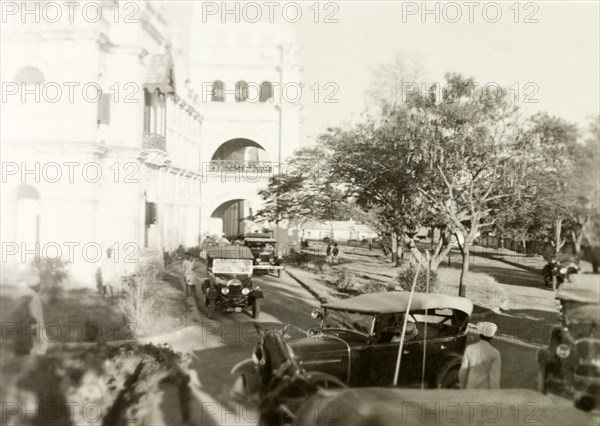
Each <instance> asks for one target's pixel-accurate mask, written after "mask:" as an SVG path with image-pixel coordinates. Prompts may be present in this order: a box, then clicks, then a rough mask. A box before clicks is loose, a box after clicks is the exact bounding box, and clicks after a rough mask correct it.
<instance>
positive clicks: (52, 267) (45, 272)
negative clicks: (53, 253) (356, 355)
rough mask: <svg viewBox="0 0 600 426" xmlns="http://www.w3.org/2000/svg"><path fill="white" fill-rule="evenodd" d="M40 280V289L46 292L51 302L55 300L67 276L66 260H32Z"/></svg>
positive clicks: (59, 294)
mask: <svg viewBox="0 0 600 426" xmlns="http://www.w3.org/2000/svg"><path fill="white" fill-rule="evenodd" d="M32 265H33V267H34V268H35V269H36V270H37V273H38V276H39V280H40V281H39V282H40V284H39V285H40V290H41V291H43V292H45V293H47V294H48V295H49V297H50V301H51V302H56V301H57V300H58V299H59V298H60V297H61V295H62V292H63V284H64V281H65V280H66V279H67V278H68V277H69V273H68V272H67V262H64V261H58V262H48V261H45V260H43V261H40V262H33V264H32Z"/></svg>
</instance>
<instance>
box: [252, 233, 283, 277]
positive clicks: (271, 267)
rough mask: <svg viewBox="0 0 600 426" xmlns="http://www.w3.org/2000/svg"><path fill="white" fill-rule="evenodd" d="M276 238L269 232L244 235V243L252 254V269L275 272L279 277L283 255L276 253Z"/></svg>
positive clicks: (269, 272)
mask: <svg viewBox="0 0 600 426" xmlns="http://www.w3.org/2000/svg"><path fill="white" fill-rule="evenodd" d="M277 244H278V243H277V240H276V239H274V238H272V237H271V236H270V235H269V234H261V233H256V232H255V233H253V234H245V235H244V245H245V246H246V247H248V248H250V250H251V251H252V255H253V256H254V260H253V264H252V270H253V271H254V272H264V273H267V274H275V275H277V278H279V277H281V270H282V269H283V257H281V256H279V255H278V254H277Z"/></svg>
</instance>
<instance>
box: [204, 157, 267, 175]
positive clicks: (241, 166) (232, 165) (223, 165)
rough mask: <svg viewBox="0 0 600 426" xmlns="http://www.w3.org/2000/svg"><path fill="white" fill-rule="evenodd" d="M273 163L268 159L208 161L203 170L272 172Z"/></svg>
mask: <svg viewBox="0 0 600 426" xmlns="http://www.w3.org/2000/svg"><path fill="white" fill-rule="evenodd" d="M273 169H274V164H273V163H271V162H269V161H230V160H215V161H210V162H209V163H208V166H207V167H206V168H205V171H206V172H208V173H261V174H263V173H264V174H272V173H273Z"/></svg>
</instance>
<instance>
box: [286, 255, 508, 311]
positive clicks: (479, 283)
mask: <svg viewBox="0 0 600 426" xmlns="http://www.w3.org/2000/svg"><path fill="white" fill-rule="evenodd" d="M315 248H316V247H315ZM309 253H310V254H309V255H308V256H306V257H307V259H308V262H306V263H304V264H301V265H293V266H295V267H297V268H300V269H302V274H303V275H304V276H308V277H310V278H311V279H312V280H313V282H316V283H318V284H320V285H322V286H325V287H327V288H329V289H331V290H332V291H333V292H334V294H335V295H336V296H338V297H350V296H354V295H358V294H362V293H365V292H381V291H386V290H387V288H388V287H390V286H394V285H395V284H397V279H396V277H397V275H398V272H399V271H400V270H401V268H398V267H394V266H393V265H392V264H391V262H390V261H389V259H388V258H387V256H384V255H383V253H382V252H381V250H379V249H373V250H369V249H368V247H355V246H343V247H341V253H340V261H339V264H337V265H329V264H327V263H325V261H324V253H323V250H322V247H320V246H318V249H316V250H311V251H310V252H309ZM406 263H408V261H406ZM406 267H407V265H406V266H404V267H402V268H406ZM437 274H438V284H437V285H436V286H434V287H433V288H432V289H431V291H432V292H436V293H442V294H448V295H452V296H457V295H458V282H459V278H460V270H459V269H456V268H452V267H447V266H442V265H440V266H439V268H438V271H437ZM466 290H467V297H468V298H469V299H470V300H471V301H472V302H473V303H474V304H475V305H476V306H478V307H479V308H484V309H489V310H497V309H498V307H502V308H503V309H506V308H507V307H508V295H507V294H506V291H505V290H504V288H503V287H502V286H501V285H499V284H498V283H497V282H496V280H495V279H494V278H493V277H491V276H490V275H488V274H485V273H476V272H469V275H468V277H467V282H466ZM330 294H331V293H330Z"/></svg>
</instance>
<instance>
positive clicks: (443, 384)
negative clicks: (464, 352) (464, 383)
mask: <svg viewBox="0 0 600 426" xmlns="http://www.w3.org/2000/svg"><path fill="white" fill-rule="evenodd" d="M458 370H459V368H458V367H454V368H452V369H450V370H448V372H447V373H446V374H445V375H444V377H443V378H442V380H441V381H440V382H439V384H438V388H440V389H460V381H459V380H458Z"/></svg>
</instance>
